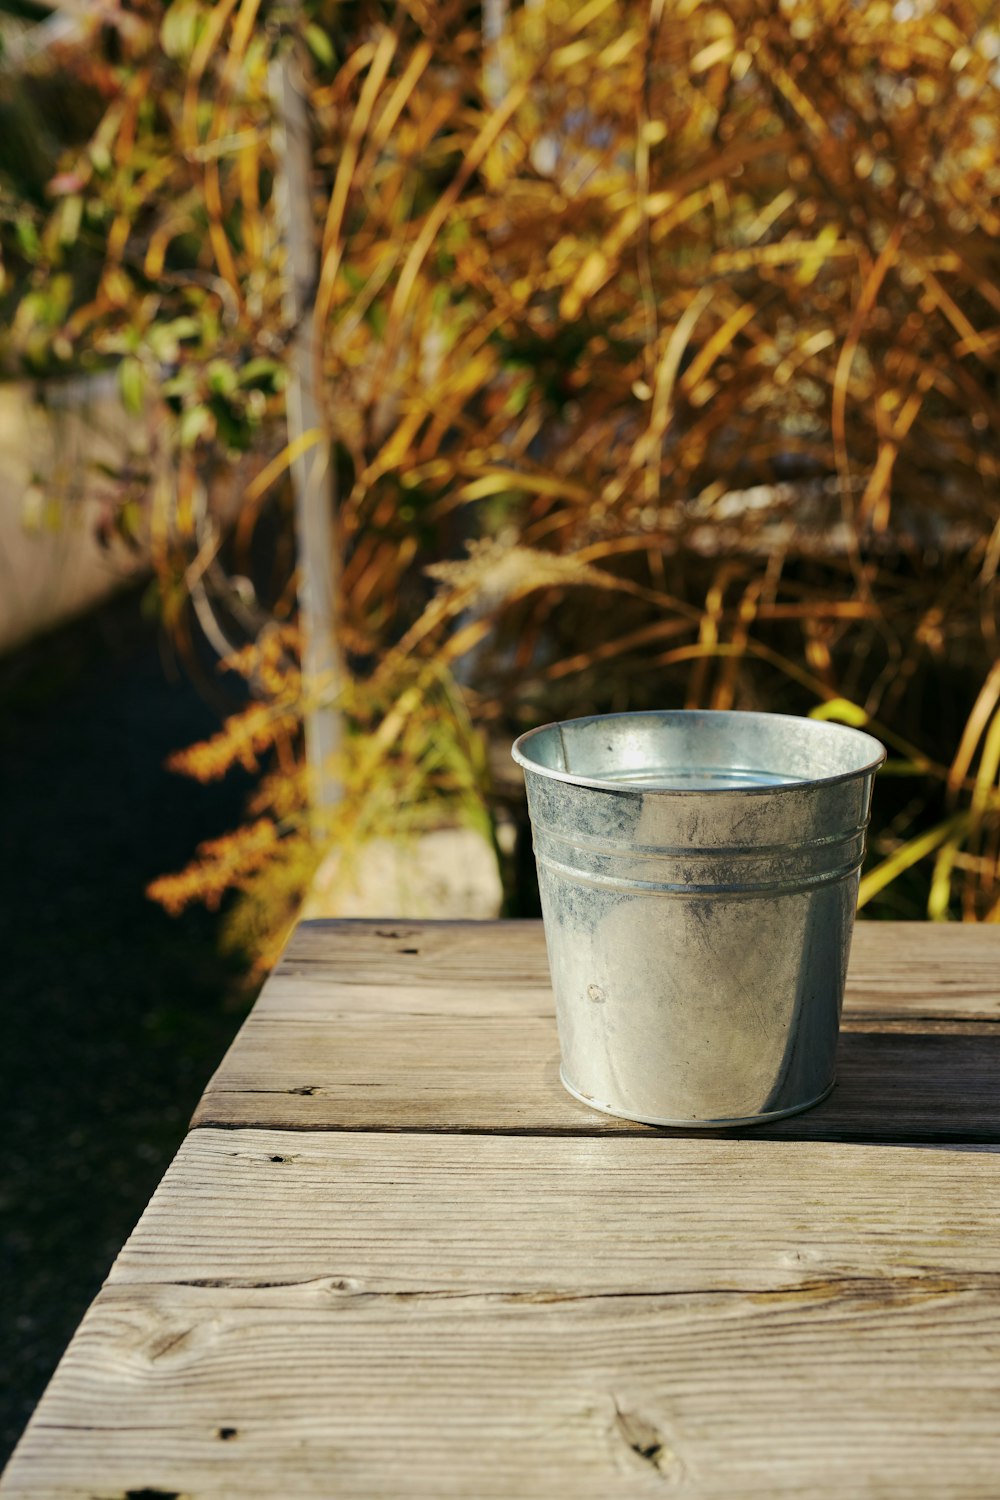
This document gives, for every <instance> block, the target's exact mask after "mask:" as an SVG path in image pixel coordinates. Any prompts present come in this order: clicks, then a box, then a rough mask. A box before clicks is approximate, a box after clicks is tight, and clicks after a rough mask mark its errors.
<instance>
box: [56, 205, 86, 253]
mask: <svg viewBox="0 0 1000 1500" xmlns="http://www.w3.org/2000/svg"><path fill="white" fill-rule="evenodd" d="M82 218H83V199H82V197H81V196H80V194H79V193H71V194H70V195H69V197H68V198H64V199H63V201H62V204H61V205H60V209H59V243H60V245H75V244H76V242H77V239H78V238H79V235H80V220H81V219H82Z"/></svg>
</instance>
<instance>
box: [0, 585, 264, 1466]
mask: <svg viewBox="0 0 1000 1500" xmlns="http://www.w3.org/2000/svg"><path fill="white" fill-rule="evenodd" d="M217 723H218V720H217V717H216V715H215V714H214V713H213V711H212V710H211V709H210V708H209V707H207V706H206V704H205V702H204V701H203V700H202V699H201V698H200V697H199V695H198V693H197V692H196V691H195V689H194V688H193V687H192V686H191V685H190V683H189V682H188V681H187V680H186V679H185V678H184V677H183V675H182V674H180V673H179V672H177V671H176V670H174V671H173V672H170V671H169V669H165V666H164V662H163V660H162V659H161V651H160V644H159V641H158V638H157V632H156V629H155V627H153V626H151V625H150V624H148V623H147V622H145V621H143V619H142V616H141V612H140V608H139V602H138V597H137V596H131V597H128V598H126V599H124V600H119V601H117V602H116V603H115V604H113V605H111V606H109V607H106V608H104V609H102V610H101V611H99V612H98V613H97V614H96V615H94V616H91V617H90V618H89V619H88V620H86V621H84V622H81V623H78V624H76V625H72V626H69V627H67V628H66V629H63V630H62V631H60V632H58V633H57V634H56V635H54V636H52V637H50V638H48V639H47V640H45V641H43V642H41V643H39V644H37V645H34V646H32V647H29V648H27V649H26V650H23V651H21V652H19V653H17V654H16V655H15V656H13V657H10V658H7V659H5V660H0V835H2V840H3V849H4V858H3V861H2V863H0V965H2V968H0V993H2V996H3V1008H2V1011H0V1028H2V1029H0V1037H2V1041H0V1140H2V1141H3V1165H2V1167H0V1465H2V1463H3V1462H4V1461H5V1460H6V1458H7V1457H8V1456H9V1453H10V1450H11V1449H12V1448H13V1446H14V1443H15V1442H16V1440H17V1438H18V1437H19V1435H20V1433H21V1431H22V1429H23V1427H24V1424H25V1422H26V1421H27V1419H28V1416H29V1415H30V1413H31V1411H32V1408H33V1407H34V1405H35V1403H36V1402H37V1400H38V1398H39V1396H40V1395H41V1393H42V1390H43V1389H44V1387H45V1384H46V1382H47V1381H48V1379H49V1377H50V1375H51V1373H52V1370H53V1368H54V1366H55V1364H56V1362H57V1360H58V1359H59V1357H60V1355H61V1354H62V1352H63V1350H64V1349H65V1347H66V1344H67V1343H68V1342H69V1339H70V1337H71V1335H72V1333H73V1331H74V1329H75V1327H76V1325H77V1323H78V1322H79V1320H80V1318H81V1317H82V1315H83V1313H84V1311H85V1309H86V1307H87V1305H88V1303H89V1302H90V1301H91V1299H92V1298H93V1296H94V1295H95V1293H96V1292H97V1290H98V1288H99V1286H100V1284H101V1282H102V1280H103V1278H104V1277H105V1275H106V1274H107V1271H108V1269H109V1267H110V1265H111V1262H112V1260H113V1259H114V1257H115V1255H116V1253H117V1251H118V1250H119V1248H120V1247H121V1245H122V1243H123V1242H124V1240H125V1238H126V1236H127V1235H128V1234H129V1232H130V1231H131V1229H132V1228H133V1226H134V1224H135V1222H136V1220H137V1219H138V1217H139V1215H140V1214H141V1212H142V1210H143V1208H144V1206H145V1204H146V1202H147V1200H148V1198H149V1196H150V1194H151V1193H152V1191H153V1189H154V1187H155V1186H156V1184H157V1182H158V1181H159V1179H160V1177H161V1176H162V1174H163V1172H164V1170H165V1168H166V1166H167V1163H168V1162H169V1161H170V1159H171V1157H172V1155H173V1154H174V1152H175V1150H176V1149H177V1147H178V1145H179V1144H180V1142H181V1140H182V1139H183V1136H184V1134H185V1130H186V1126H187V1121H188V1119H189V1117H190V1114H191V1112H192V1110H193V1109H194V1106H195V1104H196V1103H197V1101H198V1097H199V1095H200V1093H201V1090H202V1088H203V1086H204V1084H205V1083H206V1081H207V1079H208V1077H209V1075H210V1073H211V1072H212V1070H213V1069H214V1067H215V1065H216V1064H217V1062H218V1061H219V1059H220V1058H221V1056H222V1054H223V1052H224V1051H225V1048H226V1046H227V1045H228V1043H229V1040H230V1038H231V1037H232V1035H233V1033H234V1032H235V1030H236V1028H237V1026H238V1025H239V1022H240V1020H241V1017H242V1013H243V1011H244V1010H245V1006H246V1003H247V1002H246V998H245V997H244V999H243V1000H242V1001H239V1000H237V999H236V998H235V997H236V995H237V992H238V979H239V975H238V971H237V970H236V969H235V968H234V965H233V963H232V961H229V962H228V963H227V962H225V961H223V960H222V959H221V958H220V957H219V956H218V954H217V952H216V938H217V932H218V927H219V919H218V917H217V916H212V915H211V914H209V913H206V912H204V911H203V910H201V909H196V910H193V911H191V912H190V913H189V914H188V915H185V916H184V917H182V918H180V919H179V920H172V919H170V918H168V917H167V916H165V915H164V913H163V912H162V911H160V909H159V908H158V907H155V906H153V905H152V903H151V902H149V901H148V900H147V899H146V898H145V896H144V895H143V889H144V886H145V884H146V882H147V881H148V880H150V879H151V878H152V877H153V876H154V875H157V874H161V873H163V872H164V871H168V870H174V869H177V868H179V867H180V866H181V865H183V864H184V863H185V862H186V861H187V860H188V859H189V858H190V856H191V855H192V853H193V851H194V846H195V845H196V844H197V843H198V842H199V841H200V840H202V839H205V838H211V837H213V836H214V835H216V834H218V833H220V832H222V831H224V830H225V829H227V828H230V827H232V826H234V825H235V823H236V822H237V821H238V820H239V817H240V812H241V808H242V804H243V799H244V797H245V795H246V792H247V783H246V781H245V780H243V781H242V782H240V781H239V780H238V779H237V780H235V781H234V780H232V779H230V780H227V781H226V782H223V783H221V784H218V785H215V786H210V787H201V786H198V785H196V784H195V783H194V782H191V781H189V780H187V779H185V778H182V777H179V776H176V775H171V774H169V773H168V772H166V771H165V770H164V769H163V761H164V758H165V757H166V755H167V754H168V753H169V751H171V750H173V749H175V748H178V747H180V746H182V745H185V744H189V743H190V742H191V741H193V740H195V739H198V738H199V737H201V736H203V735H206V734H208V733H210V732H211V731H212V730H213V728H215V727H216V726H217Z"/></svg>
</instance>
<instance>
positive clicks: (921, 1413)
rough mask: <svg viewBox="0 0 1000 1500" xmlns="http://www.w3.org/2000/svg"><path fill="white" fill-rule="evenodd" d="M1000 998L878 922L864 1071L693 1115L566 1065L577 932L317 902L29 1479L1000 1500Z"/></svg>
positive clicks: (973, 935) (999, 969) (216, 1490)
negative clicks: (570, 1080) (617, 1101)
mask: <svg viewBox="0 0 1000 1500" xmlns="http://www.w3.org/2000/svg"><path fill="white" fill-rule="evenodd" d="M998 994H1000V929H992V930H991V929H984V928H979V929H968V928H961V927H954V928H948V927H933V928H926V927H916V926H913V927H911V926H906V927H896V926H887V925H883V924H870V925H867V926H866V925H864V924H862V925H861V926H860V927H859V929H858V932H857V936H856V939H855V947H854V954H853V958H852V965H851V973H850V979H849V989H848V997H847V1006H846V1029H845V1032H844V1035H843V1036H842V1046H841V1081H840V1083H839V1085H838V1088H837V1090H836V1091H835V1093H834V1095H833V1097H832V1098H831V1100H830V1101H828V1102H827V1103H826V1104H825V1105H822V1106H820V1107H819V1108H818V1109H816V1110H814V1111H812V1112H810V1113H809V1114H807V1115H803V1116H799V1117H798V1118H797V1119H793V1120H790V1121H784V1122H779V1123H778V1124H776V1125H773V1126H769V1127H766V1129H765V1130H756V1131H752V1132H746V1133H744V1135H745V1138H740V1137H736V1138H725V1137H723V1136H719V1135H711V1134H710V1135H708V1136H705V1135H700V1134H699V1135H694V1134H691V1135H685V1134H682V1133H674V1132H664V1131H655V1130H650V1129H648V1128H646V1127H643V1126H637V1125H629V1124H627V1123H626V1122H620V1121H614V1120H611V1119H609V1118H607V1117H605V1116H602V1115H598V1114H595V1113H593V1112H592V1111H590V1110H587V1109H585V1108H584V1107H583V1106H582V1105H580V1104H578V1103H576V1102H575V1101H574V1100H572V1099H570V1097H569V1096H568V1095H566V1094H565V1093H564V1092H563V1091H562V1089H561V1087H560V1086H559V1083H558V1077H557V1058H558V1047H557V1041H556V1035H555V1027H554V1021H553V1017H552V1005H551V995H550V992H549V985H548V978H547V970H546V965H545V952H544V941H543V937H542V932H541V927H540V924H537V923H511V924H504V925H503V926H480V925H477V924H461V923H441V924H426V923H405V924H395V923H363V922H359V923H345V924H328V923H310V924H306V925H305V926H303V927H302V928H300V929H299V931H298V933H297V934H296V936H295V938H294V940H293V942H292V944H291V945H290V948H289V950H288V952H287V953H286V955H285V957H284V959H283V960H282V963H281V965H280V966H279V968H278V970H277V972H276V973H275V975H274V976H272V979H271V980H270V981H269V983H268V985H267V987H266V989H265V991H264V994H263V995H262V997H261V999H260V1001H259V1002H258V1004H257V1007H256V1008H255V1010H254V1013H253V1015H252V1016H251V1017H250V1019H249V1021H248V1022H247V1024H246V1025H245V1026H244V1028H243V1030H242V1032H241V1034H240V1036H239V1037H238V1039H237V1041H236V1043H235V1044H234V1046H233V1048H232V1049H231V1051H230V1053H229V1054H228V1056H227V1058H226V1059H225V1060H224V1062H223V1064H222V1066H221V1067H220V1069H219V1070H218V1072H217V1074H216V1076H215V1078H214V1079H213V1081H212V1084H211V1086H210V1088H209V1090H208V1091H207V1092H206V1095H205V1098H204V1100H203V1101H202V1104H201V1106H200V1108H199V1112H198V1115H197V1117H196V1120H197V1122H198V1123H199V1124H200V1125H201V1127H202V1128H200V1129H198V1130H196V1131H193V1132H192V1134H191V1135H190V1136H189V1137H188V1139H187V1141H186V1142H185V1143H184V1145H183V1147H182V1149H181V1151H180V1153H179V1154H178V1157H177V1159H176V1160H175V1162H174V1163H173V1165H172V1166H171V1168H170V1169H169V1171H168V1172H167V1174H166V1176H165V1178H164V1180H163V1182H162V1183H161V1185H160V1187H159V1188H158V1190H157V1192H156V1194H155V1195H154V1198H153V1200H152V1202H151V1203H150V1206H149V1208H148V1209H147V1211H146V1213H145V1214H144V1216H143V1218H142V1220H141V1221H140V1224H139V1225H138V1227H137V1229H136V1231H135V1232H134V1234H133V1235H132V1237H131V1238H130V1240H129V1242H128V1244H127V1245H126V1246H125V1248H124V1250H123V1251H122V1253H121V1255H120V1257H119V1259H118V1261H117V1262H116V1264H115V1267H114V1269H113V1271H112V1274H111V1276H110V1278H109V1281H108V1284H107V1285H106V1287H105V1289H104V1290H103V1291H102V1293H101V1294H100V1296H99V1297H98V1299H97V1301H96V1302H95V1304H94V1306H93V1307H92V1308H91V1310H90V1312H89V1313H88V1315H87V1317H86V1319H85V1320H84V1323H83V1325H82V1327H81V1329H80V1330H79V1332H78V1334H77V1336H76V1338H75V1339H74V1341H73V1343H72V1344H71V1346H70V1348H69V1350H68V1351H67V1354H66V1356H65V1358H64V1360H63V1362H62V1364H61V1365H60V1368H59V1370H58V1371H57V1373H56V1376H55V1377H54V1379H53V1381H52V1383H51V1385H50V1387H49V1390H48V1391H47V1392H46V1395H45V1397H44V1398H43V1401H42V1403H41V1405H40V1407H39V1409H38V1411H37V1412H36V1413H35V1416H34V1418H33V1419H32V1422H31V1424H30V1426H29V1429H28V1432H27V1434H26V1436H25V1438H24V1439H23V1440H22V1443H21V1444H20V1446H19V1448H18V1450H17V1452H16V1454H15V1456H14V1458H13V1460H12V1462H11V1464H10V1466H9V1468H8V1470H7V1471H6V1474H5V1476H4V1479H3V1481H0V1491H2V1494H3V1496H4V1497H6V1500H16V1497H24V1500H28V1497H31V1500H40V1497H48V1500H70V1497H76V1500H82V1497H87V1500H181V1497H191V1500H194V1497H199V1500H214V1497H219V1500H226V1497H256V1496H261V1497H263V1496H268V1497H277V1496H281V1497H286V1496H287V1497H297V1496H314V1497H323V1500H330V1497H336V1500H342V1497H357V1500H367V1497H379V1500H400V1497H410V1496H413V1497H417V1500H424V1497H427V1500H432V1497H434V1500H436V1497H442V1500H443V1497H447V1496H460V1497H465V1500H506V1497H511V1500H513V1497H517V1500H535V1497H537V1500H560V1497H562V1496H563V1495H572V1496H574V1497H581V1500H589V1497H594V1500H598V1497H600V1500H617V1497H622V1500H625V1497H628V1500H632V1497H636V1500H638V1497H642V1496H646V1495H648V1496H650V1497H654V1496H657V1495H662V1494H663V1493H664V1490H665V1488H666V1489H667V1490H668V1491H669V1492H671V1493H673V1494H675V1495H677V1496H678V1497H681V1500H722V1497H725V1500H730V1497H733V1496H740V1497H747V1500H772V1497H776V1500H791V1497H795V1500H835V1497H836V1500H842V1497H844V1496H847V1495H849V1496H851V1497H852V1500H853V1497H858V1500H869V1497H870V1500H890V1497H892V1500H895V1497H896V1496H906V1497H907V1500H911V1497H915V1500H951V1497H955V1500H980V1497H981V1500H987V1497H988V1500H995V1496H996V1494H997V1474H998V1473H1000V1162H998V1159H997V1154H998V1153H997V1145H996V1142H997V1141H1000V1102H998V1094H1000V1090H998V1088H997V1083H996V1080H997V1079H998V1078H1000V1053H998V1048H1000V1026H998V1025H997V1020H998V1019H1000V1010H998ZM216 1125H218V1126H223V1127H225V1128H213V1126H216ZM261 1127H266V1128H261ZM773 1136H784V1137H786V1138H785V1139H772V1138H769V1137H773ZM919 1140H925V1141H933V1142H937V1143H938V1146H937V1148H935V1149H921V1148H920V1146H919V1145H913V1144H912V1143H913V1142H914V1141H919ZM878 1141H883V1142H884V1141H900V1142H907V1143H911V1144H909V1148H908V1149H906V1150H901V1149H899V1148H898V1147H894V1146H891V1145H885V1144H875V1142H878ZM941 1143H951V1146H950V1148H949V1149H942V1148H941ZM975 1143H981V1147H982V1149H977V1147H976V1144H975ZM956 1146H958V1149H955V1148H956Z"/></svg>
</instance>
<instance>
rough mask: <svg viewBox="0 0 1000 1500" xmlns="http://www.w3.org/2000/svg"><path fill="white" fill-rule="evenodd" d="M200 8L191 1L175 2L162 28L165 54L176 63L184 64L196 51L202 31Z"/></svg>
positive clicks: (161, 40)
mask: <svg viewBox="0 0 1000 1500" xmlns="http://www.w3.org/2000/svg"><path fill="white" fill-rule="evenodd" d="M201 19H202V18H201V13H200V8H199V7H198V6H197V5H195V4H192V3H191V0H174V4H173V5H171V7H170V9H169V10H168V11H167V13H166V15H165V16H164V18H163V25H162V26H161V27H160V42H161V44H162V46H163V50H164V52H165V53H166V54H167V56H168V57H170V58H173V59H174V61H175V62H184V61H186V59H187V58H189V57H190V56H191V54H192V52H193V51H194V49H195V43H196V42H197V40H198V33H199V32H200V31H201Z"/></svg>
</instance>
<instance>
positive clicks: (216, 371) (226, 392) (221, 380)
mask: <svg viewBox="0 0 1000 1500" xmlns="http://www.w3.org/2000/svg"><path fill="white" fill-rule="evenodd" d="M205 379H206V382H207V384H208V388H209V390H210V391H211V392H212V394H213V396H231V395H232V393H233V391H235V389H236V387H237V386H238V385H239V376H238V375H237V373H236V371H235V370H234V369H233V367H232V365H230V364H227V363H226V361H225V360H224V359H213V360H212V362H211V364H210V365H209V366H208V369H207V370H206V371H205Z"/></svg>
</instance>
